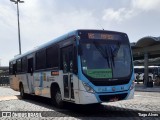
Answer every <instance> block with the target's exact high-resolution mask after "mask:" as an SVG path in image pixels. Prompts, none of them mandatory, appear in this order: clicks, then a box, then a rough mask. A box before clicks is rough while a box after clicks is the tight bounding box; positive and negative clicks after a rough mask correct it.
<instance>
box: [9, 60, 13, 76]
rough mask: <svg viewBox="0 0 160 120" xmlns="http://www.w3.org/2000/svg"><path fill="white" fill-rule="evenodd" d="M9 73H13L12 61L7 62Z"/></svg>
mask: <svg viewBox="0 0 160 120" xmlns="http://www.w3.org/2000/svg"><path fill="white" fill-rule="evenodd" d="M9 74H10V75H12V74H13V63H12V62H10V63H9Z"/></svg>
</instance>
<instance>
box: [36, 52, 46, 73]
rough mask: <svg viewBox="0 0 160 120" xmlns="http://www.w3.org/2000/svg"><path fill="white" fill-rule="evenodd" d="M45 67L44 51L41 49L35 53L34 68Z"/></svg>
mask: <svg viewBox="0 0 160 120" xmlns="http://www.w3.org/2000/svg"><path fill="white" fill-rule="evenodd" d="M45 68H46V51H45V50H41V51H38V52H37V53H36V70H40V69H45Z"/></svg>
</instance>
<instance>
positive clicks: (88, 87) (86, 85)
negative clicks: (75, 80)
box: [82, 82, 94, 93]
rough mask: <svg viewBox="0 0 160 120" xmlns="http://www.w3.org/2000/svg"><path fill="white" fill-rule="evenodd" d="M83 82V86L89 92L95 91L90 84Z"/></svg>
mask: <svg viewBox="0 0 160 120" xmlns="http://www.w3.org/2000/svg"><path fill="white" fill-rule="evenodd" d="M82 83H83V86H84V88H85V89H86V91H87V92H91V93H94V90H93V88H91V86H89V85H88V84H87V83H85V82H82Z"/></svg>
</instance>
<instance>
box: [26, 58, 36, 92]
mask: <svg viewBox="0 0 160 120" xmlns="http://www.w3.org/2000/svg"><path fill="white" fill-rule="evenodd" d="M27 83H28V89H29V93H31V94H32V93H34V78H33V58H29V59H28V70H27Z"/></svg>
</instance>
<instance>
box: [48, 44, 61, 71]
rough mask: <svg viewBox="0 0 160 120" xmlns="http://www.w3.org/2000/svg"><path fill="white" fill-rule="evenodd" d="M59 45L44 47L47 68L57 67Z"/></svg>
mask: <svg viewBox="0 0 160 120" xmlns="http://www.w3.org/2000/svg"><path fill="white" fill-rule="evenodd" d="M58 51H59V47H58V46H57V45H54V46H52V47H49V48H47V49H46V61H47V62H46V64H47V68H53V67H54V68H58V66H59V52H58Z"/></svg>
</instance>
